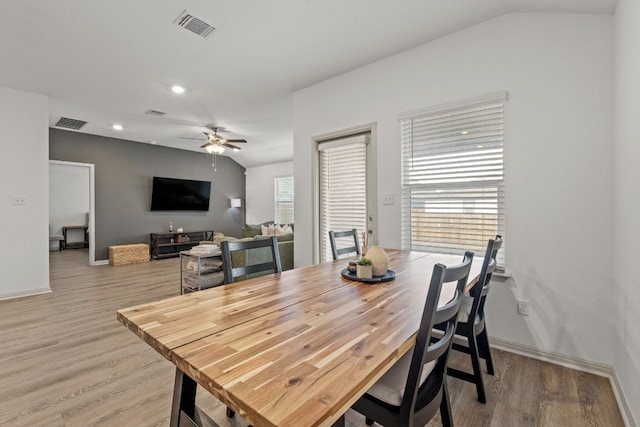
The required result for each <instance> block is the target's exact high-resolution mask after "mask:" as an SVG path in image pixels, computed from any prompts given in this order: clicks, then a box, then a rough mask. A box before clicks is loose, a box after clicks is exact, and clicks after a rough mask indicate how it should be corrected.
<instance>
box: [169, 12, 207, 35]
mask: <svg viewBox="0 0 640 427" xmlns="http://www.w3.org/2000/svg"><path fill="white" fill-rule="evenodd" d="M173 22H174V23H176V24H178V25H179V26H181V27H182V28H186V29H187V30H189V31H191V32H193V33H196V34H197V35H199V36H201V37H208V36H210V35H211V33H213V30H215V28H214V27H212V26H211V25H209V24H207V23H206V22H204V21H203V20H201V19H198V18H196V17H195V16H193V15H191V14H190V13H187V11H186V10H185V11H184V12H182V13H181V14H180V16H178V18H177V19H176V20H175V21H173Z"/></svg>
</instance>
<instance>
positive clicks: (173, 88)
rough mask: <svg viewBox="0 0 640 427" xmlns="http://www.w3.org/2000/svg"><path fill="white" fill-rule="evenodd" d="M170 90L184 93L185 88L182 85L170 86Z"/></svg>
mask: <svg viewBox="0 0 640 427" xmlns="http://www.w3.org/2000/svg"><path fill="white" fill-rule="evenodd" d="M171 90H172V91H173V93H184V91H185V89H184V88H183V87H182V86H178V85H175V86H171Z"/></svg>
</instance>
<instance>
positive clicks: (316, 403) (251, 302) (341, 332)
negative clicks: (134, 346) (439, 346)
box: [117, 250, 482, 427]
mask: <svg viewBox="0 0 640 427" xmlns="http://www.w3.org/2000/svg"><path fill="white" fill-rule="evenodd" d="M387 254H388V255H389V260H390V265H389V268H390V269H391V270H393V271H395V272H396V279H395V280H392V281H389V282H381V283H376V284H367V283H362V282H356V281H351V280H349V279H346V278H344V277H342V276H341V274H340V272H341V270H342V269H344V268H346V265H347V263H348V261H350V260H354V259H355V258H345V259H341V260H338V261H332V262H327V263H323V264H317V265H313V266H308V267H303V268H297V269H294V270H288V271H285V272H282V273H277V274H272V275H267V276H262V277H258V278H255V279H250V280H246V281H242V282H237V283H234V284H229V285H225V286H220V287H216V288H212V289H207V290H204V291H200V292H194V293H190V294H185V295H180V296H176V297H172V298H167V299H164V300H161V301H157V302H152V303H148V304H143V305H139V306H136V307H131V308H126V309H122V310H119V311H118V313H117V318H118V320H119V321H120V322H122V324H124V325H125V326H127V327H128V328H129V329H130V330H131V331H132V332H134V333H135V334H136V335H138V336H139V337H140V338H142V339H143V340H144V341H145V342H146V343H147V344H149V345H150V346H151V347H153V348H154V349H156V351H158V352H159V353H160V354H162V355H163V356H164V357H165V358H167V359H168V360H169V361H171V362H172V363H173V364H174V365H176V367H177V369H178V370H179V371H181V372H182V373H184V374H185V375H187V376H188V377H190V378H192V379H193V380H195V381H196V382H197V383H198V384H199V385H201V386H202V387H203V388H204V389H206V390H207V391H209V392H210V393H211V394H212V395H214V396H215V397H216V398H218V399H219V400H220V401H222V402H223V403H224V404H225V405H227V406H228V407H230V408H231V409H233V410H234V411H236V412H237V413H238V414H240V415H241V416H242V417H243V418H245V419H246V420H247V421H248V422H250V423H251V424H253V425H254V426H256V427H258V426H303V425H304V426H330V425H332V424H333V423H334V422H336V421H337V420H339V418H340V417H341V415H342V414H343V413H344V412H345V411H346V410H347V409H349V407H350V406H351V405H352V404H353V403H354V402H355V401H356V400H357V399H358V398H359V397H360V396H361V395H362V394H363V393H364V392H366V391H367V390H368V389H369V387H370V386H371V385H372V384H373V383H375V382H376V381H377V380H378V378H380V377H381V376H382V375H383V374H384V373H385V372H386V371H387V370H388V369H389V368H390V367H391V366H392V365H393V363H394V362H395V361H396V360H398V359H399V358H400V357H401V356H402V355H403V354H404V353H405V352H406V351H407V350H409V349H411V347H412V346H413V344H414V342H415V335H416V332H417V330H418V326H419V324H420V316H421V314H422V310H423V307H424V301H425V299H426V295H427V290H428V285H429V281H430V279H431V273H432V271H433V267H434V265H435V264H436V263H442V264H444V265H455V264H458V263H460V262H461V261H462V256H458V255H439V254H425V253H418V252H409V251H399V250H387ZM481 265H482V258H481V257H477V258H475V259H474V261H473V265H472V268H471V274H470V278H472V279H470V281H469V284H468V285H467V288H470V287H471V286H473V284H475V282H476V281H477V276H478V275H479V273H480V268H481ZM454 292H455V284H450V286H446V287H444V288H443V289H442V292H441V297H440V303H441V304H444V303H446V302H447V301H448V300H449V299H451V297H452V296H453V293H454Z"/></svg>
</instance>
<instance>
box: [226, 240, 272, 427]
mask: <svg viewBox="0 0 640 427" xmlns="http://www.w3.org/2000/svg"><path fill="white" fill-rule="evenodd" d="M240 251H262V252H265V251H270V252H271V255H270V257H269V260H268V261H265V262H260V263H256V264H250V265H248V264H246V263H245V264H243V265H238V266H235V267H234V266H233V264H234V263H233V255H232V254H233V253H234V252H240ZM220 252H221V254H222V269H223V271H224V283H225V284H230V283H234V282H236V281H237V280H236V279H238V278H248V277H257V276H260V275H261V274H269V273H281V272H282V264H281V263H280V252H279V251H278V238H277V237H276V236H271V237H270V238H268V239H257V240H248V241H240V242H229V241H226V240H225V241H222V242H220ZM248 258H249V257H248V256H247V254H246V253H245V257H244V259H245V260H246V259H248ZM226 412H227V417H229V418H233V417H234V416H235V415H236V413H235V412H234V411H233V410H232V409H231V408H229V407H227V411H226Z"/></svg>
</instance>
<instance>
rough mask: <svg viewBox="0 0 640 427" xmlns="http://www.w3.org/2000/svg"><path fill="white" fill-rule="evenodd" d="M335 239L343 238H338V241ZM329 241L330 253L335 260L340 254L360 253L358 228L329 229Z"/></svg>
mask: <svg viewBox="0 0 640 427" xmlns="http://www.w3.org/2000/svg"><path fill="white" fill-rule="evenodd" d="M336 239H343V240H340V242H338V241H336ZM345 240H346V243H345ZM352 241H353V242H352ZM329 242H330V243H331V254H332V255H333V259H334V260H337V259H338V257H339V256H340V255H345V254H350V253H355V254H357V255H360V254H361V250H360V242H359V240H358V230H356V229H355V228H353V229H351V230H346V231H333V230H331V231H329ZM352 243H353V244H352ZM341 244H342V245H341ZM344 245H347V246H344Z"/></svg>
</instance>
